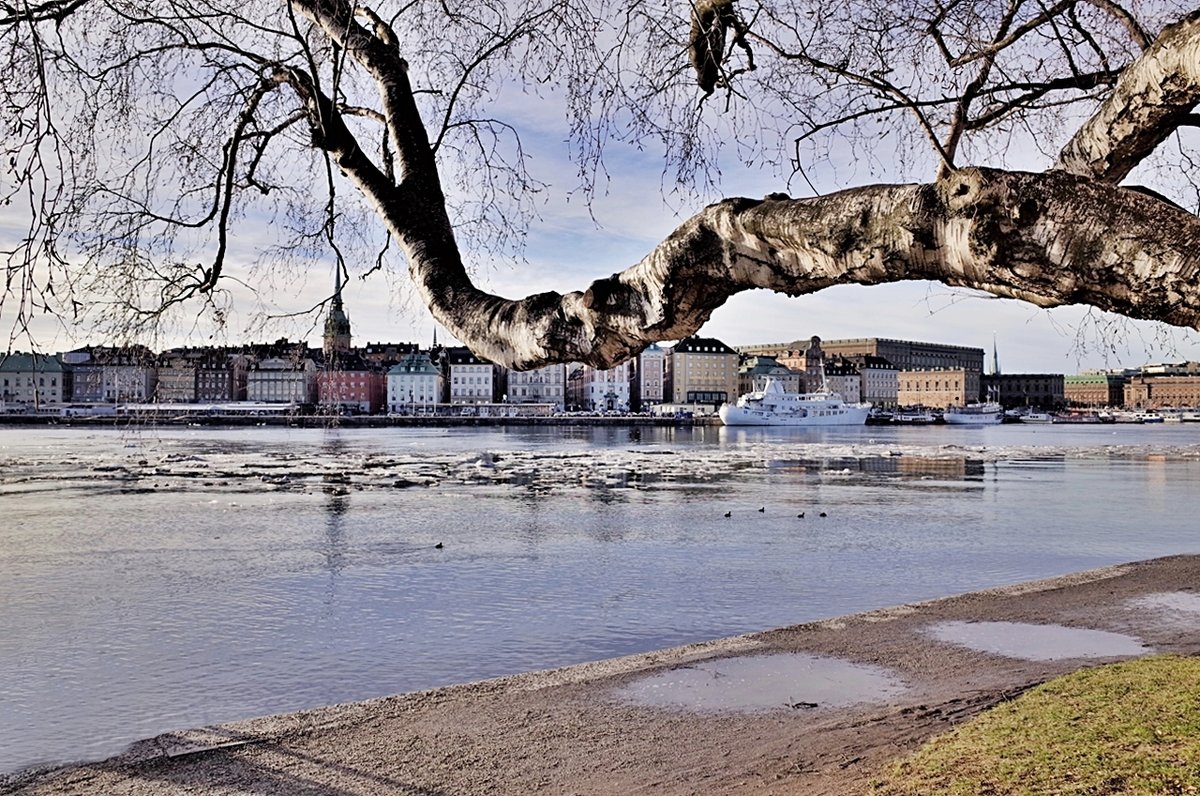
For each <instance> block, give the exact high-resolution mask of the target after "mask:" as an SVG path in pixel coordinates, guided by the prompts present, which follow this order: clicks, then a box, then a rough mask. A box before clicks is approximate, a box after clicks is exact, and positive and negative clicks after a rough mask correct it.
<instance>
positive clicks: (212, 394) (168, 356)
mask: <svg viewBox="0 0 1200 796" xmlns="http://www.w3.org/2000/svg"><path fill="white" fill-rule="evenodd" d="M156 367H157V378H156V382H155V386H154V398H153V400H154V402H156V403H192V402H195V401H201V402H204V401H237V400H244V399H245V397H246V357H244V356H242V355H239V354H230V353H229V351H228V350H226V349H223V348H174V349H170V350H167V351H164V352H162V353H161V354H159V355H158V359H157V362H156Z"/></svg>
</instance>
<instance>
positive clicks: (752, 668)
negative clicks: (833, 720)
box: [616, 652, 905, 712]
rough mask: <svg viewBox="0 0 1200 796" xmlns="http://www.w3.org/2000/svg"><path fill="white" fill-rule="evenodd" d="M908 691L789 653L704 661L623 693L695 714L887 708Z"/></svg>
mask: <svg viewBox="0 0 1200 796" xmlns="http://www.w3.org/2000/svg"><path fill="white" fill-rule="evenodd" d="M904 691H905V686H904V683H903V682H902V681H901V680H900V678H899V677H897V676H896V675H894V674H893V673H891V672H890V671H889V670H887V669H883V668H880V667H878V666H870V665H866V664H857V663H850V662H848V661H843V660H840V659H838V658H826V657H820V656H816V655H804V654H801V653H791V652H783V653H777V654H772V655H751V656H741V657H736V658H722V659H719V660H710V661H703V662H700V663H695V664H691V665H688V666H681V667H679V668H677V669H671V670H669V671H665V672H659V673H658V674H654V675H650V676H648V677H643V678H642V679H640V680H636V681H634V682H633V683H631V684H629V685H627V686H625V687H623V688H620V689H618V690H617V691H616V695H617V697H618V698H619V699H621V700H623V701H628V702H633V703H635V704H637V705H642V706H645V707H662V708H667V707H674V708H684V709H688V710H695V711H742V712H762V711H768V710H788V709H792V710H813V709H817V708H840V707H846V706H848V705H855V704H858V703H860V702H886V701H888V700H889V699H891V698H892V697H894V696H897V695H899V694H901V693H903V692H904Z"/></svg>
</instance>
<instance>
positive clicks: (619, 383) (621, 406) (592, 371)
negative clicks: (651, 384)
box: [576, 360, 633, 412]
mask: <svg viewBox="0 0 1200 796" xmlns="http://www.w3.org/2000/svg"><path fill="white" fill-rule="evenodd" d="M578 372H579V376H578V379H577V384H576V389H577V390H578V401H577V405H578V406H579V407H580V408H581V409H585V410H587V411H590V412H603V411H619V412H624V411H628V409H629V382H630V381H631V380H632V374H633V366H632V360H629V361H626V362H622V363H621V364H620V365H615V366H613V367H611V368H606V369H604V370H598V369H596V368H593V367H591V366H590V365H583V366H582V367H581V368H579V371H578Z"/></svg>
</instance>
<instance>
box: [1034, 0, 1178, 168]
mask: <svg viewBox="0 0 1200 796" xmlns="http://www.w3.org/2000/svg"><path fill="white" fill-rule="evenodd" d="M1198 102H1200V12H1195V13H1193V14H1191V15H1189V16H1188V17H1187V18H1185V19H1184V20H1182V21H1180V22H1178V23H1176V24H1175V25H1172V26H1170V27H1168V28H1167V29H1166V30H1164V31H1163V32H1162V34H1161V35H1160V36H1159V37H1158V39H1157V40H1156V41H1155V42H1154V44H1153V45H1151V46H1150V47H1149V48H1148V49H1146V51H1145V52H1143V53H1142V54H1141V56H1139V57H1138V58H1137V59H1136V60H1135V61H1134V62H1133V63H1131V64H1130V65H1129V66H1128V67H1126V68H1125V70H1124V71H1123V72H1122V73H1121V77H1120V78H1119V79H1118V80H1117V83H1116V85H1115V86H1114V87H1113V90H1112V93H1111V94H1109V96H1108V98H1107V99H1105V100H1104V102H1103V103H1101V105H1100V108H1099V109H1098V110H1097V111H1096V113H1095V114H1093V115H1092V117H1091V118H1090V119H1089V120H1088V121H1087V122H1085V123H1084V124H1083V126H1081V127H1080V128H1079V130H1078V132H1076V133H1075V135H1074V137H1072V138H1071V140H1070V142H1068V143H1067V145H1066V147H1064V148H1063V151H1062V152H1061V153H1060V154H1059V157H1058V163H1057V164H1056V167H1057V168H1060V169H1063V170H1064V171H1068V172H1070V173H1072V174H1078V175H1080V176H1083V177H1092V178H1095V179H1098V180H1106V181H1108V182H1113V183H1116V182H1120V181H1121V180H1123V179H1124V178H1125V176H1126V175H1127V174H1129V172H1130V170H1131V169H1133V167H1134V166H1136V165H1137V164H1138V163H1140V162H1141V161H1142V160H1144V159H1145V158H1146V156H1147V155H1149V154H1150V153H1151V152H1153V151H1154V149H1155V147H1157V146H1158V145H1159V144H1161V143H1162V142H1163V141H1165V140H1166V139H1167V138H1168V137H1169V136H1170V135H1171V134H1172V133H1174V132H1175V130H1176V129H1177V128H1178V127H1179V126H1180V125H1181V124H1184V123H1185V121H1186V120H1187V118H1188V114H1190V113H1191V111H1192V108H1194V107H1195V106H1196V104H1197V103H1198Z"/></svg>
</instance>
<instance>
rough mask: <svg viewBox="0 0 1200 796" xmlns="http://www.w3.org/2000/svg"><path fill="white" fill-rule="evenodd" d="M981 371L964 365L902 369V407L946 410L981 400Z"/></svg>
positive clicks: (900, 387)
mask: <svg viewBox="0 0 1200 796" xmlns="http://www.w3.org/2000/svg"><path fill="white" fill-rule="evenodd" d="M980 376H981V374H980V373H979V371H975V370H966V369H964V368H945V369H936V370H902V371H900V373H899V376H898V378H899V389H898V391H897V395H896V400H897V402H898V403H899V405H900V406H928V407H931V408H934V409H945V408H947V407H951V406H965V405H966V404H968V403H971V402H973V401H978V400H979V395H980V392H979V390H980Z"/></svg>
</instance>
